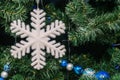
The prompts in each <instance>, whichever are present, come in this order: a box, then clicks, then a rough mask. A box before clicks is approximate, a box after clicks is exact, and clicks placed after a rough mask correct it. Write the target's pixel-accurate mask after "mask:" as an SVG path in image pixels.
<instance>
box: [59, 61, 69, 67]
mask: <svg viewBox="0 0 120 80" xmlns="http://www.w3.org/2000/svg"><path fill="white" fill-rule="evenodd" d="M67 64H68V61H67V60H61V62H60V65H61V66H62V67H66V66H67Z"/></svg>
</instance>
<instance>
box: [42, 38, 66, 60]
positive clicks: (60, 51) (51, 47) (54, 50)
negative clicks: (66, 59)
mask: <svg viewBox="0 0 120 80" xmlns="http://www.w3.org/2000/svg"><path fill="white" fill-rule="evenodd" d="M41 42H42V43H44V44H45V45H46V49H47V53H51V54H52V56H55V58H59V57H63V55H65V52H66V49H65V46H64V45H61V44H60V43H56V41H55V40H53V41H49V42H46V41H42V40H41Z"/></svg>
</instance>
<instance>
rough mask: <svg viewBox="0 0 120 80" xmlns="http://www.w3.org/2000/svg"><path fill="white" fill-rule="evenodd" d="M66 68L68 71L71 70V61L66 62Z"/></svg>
mask: <svg viewBox="0 0 120 80" xmlns="http://www.w3.org/2000/svg"><path fill="white" fill-rule="evenodd" d="M66 69H67V70H68V71H71V70H72V69H73V64H72V63H68V65H67V67H66Z"/></svg>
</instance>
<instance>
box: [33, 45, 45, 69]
mask: <svg viewBox="0 0 120 80" xmlns="http://www.w3.org/2000/svg"><path fill="white" fill-rule="evenodd" d="M31 55H32V56H33V57H32V59H31V60H32V64H31V66H33V67H34V68H35V69H37V70H39V69H42V68H43V67H44V66H45V65H46V63H45V60H46V59H45V57H44V56H45V53H44V52H43V51H42V50H41V49H40V47H39V44H37V48H36V49H35V50H34V51H33V52H32V54H31Z"/></svg>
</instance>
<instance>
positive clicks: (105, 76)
mask: <svg viewBox="0 0 120 80" xmlns="http://www.w3.org/2000/svg"><path fill="white" fill-rule="evenodd" d="M95 77H96V78H97V79H98V80H106V79H107V80H109V78H110V75H109V73H107V72H105V71H99V72H97V73H96V74H95Z"/></svg>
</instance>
